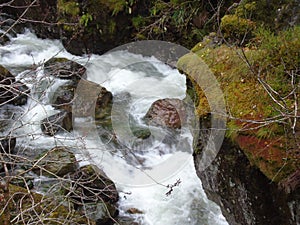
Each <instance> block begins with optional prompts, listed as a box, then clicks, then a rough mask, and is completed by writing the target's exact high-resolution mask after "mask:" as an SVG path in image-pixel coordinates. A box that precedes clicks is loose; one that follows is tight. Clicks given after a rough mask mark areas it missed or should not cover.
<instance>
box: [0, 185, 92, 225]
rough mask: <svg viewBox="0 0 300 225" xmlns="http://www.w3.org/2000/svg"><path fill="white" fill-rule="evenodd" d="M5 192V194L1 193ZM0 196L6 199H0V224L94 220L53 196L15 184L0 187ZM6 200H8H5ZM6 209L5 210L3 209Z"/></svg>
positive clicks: (55, 223) (84, 222) (79, 222)
mask: <svg viewBox="0 0 300 225" xmlns="http://www.w3.org/2000/svg"><path fill="white" fill-rule="evenodd" d="M3 193H6V194H7V196H6V195H3ZM0 196H1V197H7V199H3V198H1V199H0V205H1V206H3V207H1V209H4V214H1V215H0V223H1V224H7V223H8V224H10V222H9V221H12V222H13V224H24V223H26V224H27V223H42V224H49V225H50V224H53V225H58V224H62V223H63V224H67V225H71V224H92V225H96V221H93V220H91V219H89V218H87V217H86V216H85V215H84V214H82V213H80V212H78V211H76V210H75V209H74V208H72V206H70V205H69V206H66V205H64V204H62V202H60V200H59V199H55V198H53V196H47V195H42V194H39V193H35V192H33V191H29V190H27V189H26V188H22V187H19V186H15V185H11V184H10V185H9V189H8V191H7V192H5V191H4V192H3V189H1V188H0ZM6 200H8V201H7V202H6ZM5 209H6V210H5Z"/></svg>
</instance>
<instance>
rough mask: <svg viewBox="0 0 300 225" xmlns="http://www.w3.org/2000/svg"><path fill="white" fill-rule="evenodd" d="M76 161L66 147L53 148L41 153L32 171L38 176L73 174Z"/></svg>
mask: <svg viewBox="0 0 300 225" xmlns="http://www.w3.org/2000/svg"><path fill="white" fill-rule="evenodd" d="M76 167H77V161H76V158H75V155H74V153H72V152H71V151H70V150H69V149H67V148H66V147H55V148H53V149H51V150H47V151H45V152H44V153H42V154H41V155H40V156H39V157H38V158H37V159H36V161H35V164H34V167H33V168H32V170H33V171H34V172H35V173H36V174H39V175H44V176H50V177H54V176H60V177H63V176H64V175H66V174H69V173H73V172H75V170H76Z"/></svg>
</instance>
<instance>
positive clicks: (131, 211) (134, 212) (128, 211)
mask: <svg viewBox="0 0 300 225" xmlns="http://www.w3.org/2000/svg"><path fill="white" fill-rule="evenodd" d="M126 212H127V213H129V214H143V211H141V210H139V209H137V208H130V209H127V210H126Z"/></svg>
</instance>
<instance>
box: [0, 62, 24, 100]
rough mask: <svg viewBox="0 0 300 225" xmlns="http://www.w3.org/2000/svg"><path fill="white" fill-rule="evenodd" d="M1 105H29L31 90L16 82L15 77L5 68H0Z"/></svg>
mask: <svg viewBox="0 0 300 225" xmlns="http://www.w3.org/2000/svg"><path fill="white" fill-rule="evenodd" d="M0 86H1V87H0V105H1V104H6V103H10V104H14V105H24V104H26V103H27V98H28V94H29V93H30V90H29V88H28V87H27V86H26V85H25V84H23V83H21V82H17V81H16V80H15V77H14V76H13V75H12V74H11V73H10V72H9V71H8V70H7V69H5V68H4V67H2V66H0Z"/></svg>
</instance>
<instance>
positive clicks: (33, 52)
mask: <svg viewBox="0 0 300 225" xmlns="http://www.w3.org/2000/svg"><path fill="white" fill-rule="evenodd" d="M0 55H1V58H0V64H1V65H3V66H5V67H6V68H8V69H9V70H10V71H12V73H13V74H15V75H17V79H19V80H20V81H22V82H24V83H25V84H26V85H27V86H28V87H29V88H30V89H31V98H29V100H28V102H27V104H26V105H25V106H22V107H16V118H17V119H16V121H15V123H16V127H18V128H16V129H14V130H13V135H14V136H17V137H19V138H18V139H17V140H18V142H17V144H18V145H22V146H30V147H32V148H35V147H38V146H47V147H49V148H51V147H53V146H56V145H65V146H69V147H72V148H73V149H77V150H78V151H76V152H75V153H76V156H77V158H78V159H79V160H81V164H82V165H84V164H87V163H91V161H92V163H94V164H96V165H97V166H98V167H99V168H101V169H103V170H104V171H105V173H106V174H107V175H108V176H109V177H110V178H111V179H112V180H113V181H114V182H115V184H116V186H117V189H118V191H119V194H120V200H119V210H120V214H121V215H125V216H128V213H126V211H127V209H129V208H137V209H139V210H141V211H142V212H143V214H135V215H129V216H131V217H134V218H135V220H136V221H137V222H138V223H139V224H141V225H176V224H178V225H183V224H191V225H225V224H228V223H227V222H226V220H225V218H224V217H223V215H222V213H221V210H220V208H219V206H217V205H216V204H214V203H213V202H211V201H210V200H208V199H207V197H206V195H205V193H204V191H203V189H202V186H201V181H200V180H199V178H198V177H197V175H196V172H195V169H194V164H193V158H192V147H191V145H192V144H191V143H192V135H191V132H190V131H189V129H188V128H187V127H183V128H182V129H181V132H180V134H179V135H178V136H176V137H175V138H176V139H178V142H179V143H180V145H178V144H177V145H176V146H174V145H172V144H170V145H169V144H166V143H163V142H162V140H161V139H160V138H161V137H162V136H165V135H166V134H164V132H163V131H161V130H159V129H158V128H151V132H153V133H156V135H154V139H153V140H152V141H151V142H149V143H147V144H145V143H141V144H138V145H135V148H136V149H135V150H136V152H135V155H138V156H139V157H140V158H142V160H143V166H140V165H136V164H134V163H132V162H130V160H128V159H127V160H126V159H124V157H120V154H119V153H122V152H121V150H120V149H114V152H116V153H115V154H111V152H110V151H109V148H110V147H108V146H107V145H105V143H103V142H102V141H101V139H100V138H95V137H94V136H90V137H84V136H80V135H81V133H80V129H79V130H75V131H73V132H70V133H63V134H62V133H59V134H57V135H55V136H54V137H48V136H45V135H43V134H42V133H41V130H40V121H41V120H42V119H43V118H45V117H47V116H49V115H52V114H54V113H55V112H57V110H55V109H54V108H53V107H52V106H51V104H50V100H49V98H51V94H52V93H53V92H55V90H56V89H57V88H58V87H59V86H60V85H63V84H64V83H65V81H62V80H56V79H54V78H51V77H50V78H49V77H47V78H46V77H44V76H43V75H44V74H43V62H45V61H47V60H48V59H50V58H52V57H65V58H68V59H71V60H74V61H76V62H79V63H80V64H82V65H85V66H86V68H87V79H88V80H90V81H93V82H95V83H98V84H100V85H102V86H104V87H105V88H107V90H109V91H111V92H112V93H113V95H114V96H117V95H119V94H122V93H123V94H124V93H127V94H129V95H130V96H131V101H130V104H129V105H128V107H127V108H126V110H125V111H124V113H126V114H128V115H129V114H130V115H131V117H133V118H134V120H135V121H137V122H138V123H140V125H143V126H144V125H145V124H143V120H142V117H143V115H145V113H146V112H147V110H148V108H149V107H150V105H151V104H152V103H153V102H154V101H155V100H157V99H161V98H179V99H184V98H185V97H186V96H185V91H186V87H185V77H184V76H183V75H181V74H180V73H179V72H178V71H177V70H176V69H173V68H171V67H169V66H167V65H165V64H164V63H162V62H160V61H159V60H158V59H156V58H154V57H145V56H142V55H135V54H132V53H129V52H126V51H116V52H112V53H109V54H105V55H102V56H99V55H89V56H82V57H79V56H74V55H71V54H69V53H68V52H66V50H65V49H64V48H63V46H62V44H61V43H60V41H58V40H42V39H39V38H37V37H36V36H35V35H34V34H33V33H30V32H29V31H27V32H26V33H24V34H20V35H18V36H17V37H15V38H12V40H11V42H9V43H8V44H6V45H5V46H0ZM43 83H47V86H43V85H42V84H43ZM43 87H44V88H45V90H44V91H45V94H44V95H42V96H41V95H39V94H38V93H37V90H38V88H43ZM114 107H116V108H117V107H118V105H117V104H115V105H114ZM113 122H114V124H115V126H114V128H115V129H116V132H117V134H118V132H119V133H122V131H121V130H120V129H121V128H120V127H118V124H119V123H120V121H118V120H117V119H116V120H115V121H113ZM18 124H22V126H18ZM94 135H95V134H94ZM120 138H121V139H122V134H120ZM126 138H128V137H126V136H124V140H123V141H124V142H126V145H127V147H129V148H133V145H132V143H131V142H130V141H128V140H127V139H126ZM125 139H126V140H125ZM178 142H177V143H178ZM83 146H84V148H83ZM141 148H142V150H141ZM176 181H180V184H178V185H176V186H175V187H173V188H172V192H171V193H170V195H167V194H166V193H167V192H168V191H170V186H169V188H167V187H166V186H167V185H172V184H175V183H176Z"/></svg>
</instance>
